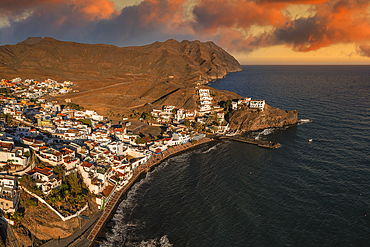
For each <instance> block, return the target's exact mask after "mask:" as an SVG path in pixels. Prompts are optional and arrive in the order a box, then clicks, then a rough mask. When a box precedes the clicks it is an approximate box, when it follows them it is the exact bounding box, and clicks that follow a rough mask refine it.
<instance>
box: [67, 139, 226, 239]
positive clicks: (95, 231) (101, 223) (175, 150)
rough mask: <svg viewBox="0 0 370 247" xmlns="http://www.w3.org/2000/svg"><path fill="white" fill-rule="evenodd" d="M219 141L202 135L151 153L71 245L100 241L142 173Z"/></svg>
mask: <svg viewBox="0 0 370 247" xmlns="http://www.w3.org/2000/svg"><path fill="white" fill-rule="evenodd" d="M219 141H221V140H217V139H213V138H210V137H204V138H202V139H199V140H198V141H197V143H196V144H192V143H186V144H183V145H180V146H175V147H172V148H170V149H167V150H166V151H165V152H163V153H160V154H153V155H152V157H151V158H150V159H149V160H148V162H146V163H145V164H143V165H142V166H140V167H138V168H137V169H135V170H134V174H133V176H132V178H131V179H130V180H131V181H130V182H129V183H128V184H126V185H125V186H124V187H123V188H122V189H121V190H119V191H117V192H115V193H114V195H113V196H112V198H111V200H110V201H109V202H108V205H107V206H106V207H105V208H104V210H103V213H102V215H101V217H100V218H99V219H98V220H97V222H96V223H95V224H94V226H93V228H92V230H91V232H90V233H89V235H88V236H87V237H86V238H85V239H82V240H81V241H78V242H75V243H73V245H76V246H77V245H80V243H82V242H85V241H86V240H87V243H86V244H85V245H83V246H98V245H99V244H100V243H101V242H102V241H100V240H98V239H100V238H105V234H106V232H107V231H106V230H107V229H106V224H107V223H108V222H109V221H110V220H111V219H112V218H113V215H114V213H115V212H116V209H117V207H118V205H119V204H120V203H121V202H122V201H123V200H124V199H125V196H127V192H128V191H129V189H131V187H132V186H133V185H134V184H135V183H136V182H139V181H140V180H141V179H142V178H144V175H145V174H146V173H148V172H150V171H152V170H153V169H154V168H155V167H157V166H158V165H160V164H161V163H162V162H163V161H166V160H167V159H169V158H172V157H174V156H178V155H180V154H182V153H184V152H187V151H190V150H193V149H195V148H197V147H199V146H202V145H205V144H209V143H212V142H219Z"/></svg>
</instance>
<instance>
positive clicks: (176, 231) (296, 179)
mask: <svg viewBox="0 0 370 247" xmlns="http://www.w3.org/2000/svg"><path fill="white" fill-rule="evenodd" d="M242 67H243V71H242V72H238V73H233V74H230V75H228V76H227V77H226V78H224V79H222V80H218V81H215V82H212V83H210V86H211V87H213V88H217V89H223V90H229V91H234V92H236V93H238V94H239V95H241V96H243V97H247V96H249V97H252V98H253V99H265V100H266V102H267V103H268V104H269V105H270V106H273V107H278V108H281V109H285V110H293V109H295V110H298V113H299V115H298V116H299V118H300V119H307V118H309V119H312V120H313V121H312V122H311V123H306V124H301V125H297V126H292V127H289V128H285V129H268V130H264V131H261V132H257V133H253V134H252V135H254V136H255V137H256V138H260V139H264V140H271V141H274V142H279V143H281V144H282V147H281V148H278V149H274V150H269V149H263V148H259V147H257V146H253V145H248V144H244V143H238V142H233V141H225V142H220V143H216V144H211V145H206V146H203V147H201V148H199V149H197V150H193V151H190V152H187V153H185V154H182V155H179V156H177V157H173V158H171V159H169V160H167V161H165V162H163V163H162V164H161V165H159V166H158V167H156V168H155V169H154V170H153V171H152V172H150V173H149V174H147V175H146V177H145V178H144V179H142V180H141V181H139V182H138V183H136V184H135V185H134V186H133V187H132V189H131V190H130V191H129V193H128V194H127V199H125V200H123V201H122V203H121V204H120V205H119V206H118V209H117V211H116V212H115V215H114V217H113V220H114V224H112V227H111V229H110V230H109V232H107V233H106V237H107V240H106V241H104V242H103V243H102V244H101V246H171V245H173V246H207V247H208V246H370V200H369V197H370V181H369V179H370V97H369V96H370V67H369V66H242ZM309 139H313V141H312V142H309Z"/></svg>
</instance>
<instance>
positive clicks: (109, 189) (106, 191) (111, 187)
mask: <svg viewBox="0 0 370 247" xmlns="http://www.w3.org/2000/svg"><path fill="white" fill-rule="evenodd" d="M113 188H114V187H113V186H112V185H110V184H108V185H107V187H105V189H104V190H103V191H102V192H101V193H102V194H103V195H104V196H105V197H108V196H109V195H110V193H111V192H112V190H113Z"/></svg>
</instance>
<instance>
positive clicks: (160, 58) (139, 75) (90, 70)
mask: <svg viewBox="0 0 370 247" xmlns="http://www.w3.org/2000/svg"><path fill="white" fill-rule="evenodd" d="M236 71H241V67H240V64H239V63H238V61H237V60H235V58H234V57H232V56H231V55H230V54H228V53H227V52H226V51H224V50H223V49H222V48H220V47H218V46H217V45H215V44H214V43H213V42H200V41H187V40H184V41H182V42H178V41H176V40H173V39H170V40H167V41H166V42H155V43H153V44H150V45H145V46H136V47H117V46H112V45H103V44H97V45H92V44H82V43H76V42H65V41H59V40H55V39H53V38H28V39H27V40H25V41H23V42H20V43H18V44H16V45H4V46H0V77H1V78H6V79H11V78H15V77H21V78H24V79H26V78H33V79H38V80H44V79H47V78H51V79H56V80H58V81H63V80H68V81H73V82H74V83H75V84H76V87H75V89H77V90H79V91H80V92H79V93H76V94H72V95H68V96H66V97H60V98H58V99H59V100H64V99H65V98H72V100H73V101H74V102H76V103H80V104H82V105H84V106H85V107H87V106H89V105H91V104H93V103H94V104H96V103H97V102H99V104H98V105H97V107H98V110H101V111H103V112H104V111H108V110H113V111H118V110H119V109H122V108H125V109H132V108H136V107H140V106H143V105H145V104H146V103H152V102H156V101H157V102H159V100H164V98H165V97H166V96H170V95H171V92H175V91H177V90H179V89H184V88H188V87H192V88H194V86H195V85H196V84H197V83H207V82H208V81H209V80H212V79H219V78H223V77H224V76H226V75H227V74H228V73H231V72H236ZM190 98H191V97H189V100H190V101H189V100H188V99H186V100H185V101H184V103H186V102H188V103H187V104H185V105H186V106H188V107H190V108H194V107H196V105H194V104H190V103H189V102H193V100H192V99H190ZM168 101H169V100H167V101H166V103H169V104H170V103H171V102H168ZM179 107H182V105H179Z"/></svg>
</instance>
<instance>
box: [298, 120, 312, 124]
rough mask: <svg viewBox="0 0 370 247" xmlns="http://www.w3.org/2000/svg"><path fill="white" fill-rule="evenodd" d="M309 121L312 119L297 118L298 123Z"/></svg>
mask: <svg viewBox="0 0 370 247" xmlns="http://www.w3.org/2000/svg"><path fill="white" fill-rule="evenodd" d="M310 122H312V119H299V120H298V123H299V124H303V123H310Z"/></svg>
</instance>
